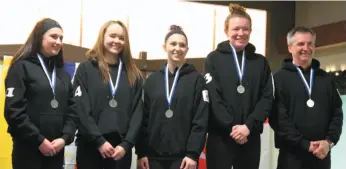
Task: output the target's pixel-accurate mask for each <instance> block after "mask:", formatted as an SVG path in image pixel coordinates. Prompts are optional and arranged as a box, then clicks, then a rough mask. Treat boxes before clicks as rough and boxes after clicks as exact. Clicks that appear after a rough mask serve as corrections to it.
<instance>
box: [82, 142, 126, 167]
mask: <svg viewBox="0 0 346 169" xmlns="http://www.w3.org/2000/svg"><path fill="white" fill-rule="evenodd" d="M76 160H77V168H78V169H130V168H131V161H132V151H130V152H126V154H125V156H124V157H123V158H122V159H120V160H113V159H111V158H106V159H104V158H103V157H102V156H101V154H100V152H99V151H98V149H97V148H95V145H91V144H88V143H80V144H78V146H77V157H76Z"/></svg>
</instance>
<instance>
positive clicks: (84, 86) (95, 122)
mask: <svg viewBox="0 0 346 169" xmlns="http://www.w3.org/2000/svg"><path fill="white" fill-rule="evenodd" d="M118 66H119V64H114V65H109V70H110V74H111V76H112V80H113V84H115V81H116V79H117V73H118ZM73 88H74V92H75V98H76V103H77V104H78V113H79V116H80V123H79V125H78V134H77V145H78V143H79V142H80V141H85V142H88V143H91V144H93V145H95V147H96V148H99V147H100V146H101V145H103V144H104V143H105V142H106V141H108V142H110V143H111V144H113V143H114V144H117V143H115V142H117V140H120V141H121V143H120V146H122V147H124V148H125V150H126V152H129V151H131V148H132V147H133V145H134V144H135V143H136V140H137V136H138V134H139V130H140V126H141V122H142V104H143V102H142V79H139V80H137V81H136V83H135V85H134V86H133V87H131V86H130V83H129V80H128V74H127V70H126V66H125V65H123V69H122V72H121V77H120V81H119V87H118V91H117V93H116V95H115V100H116V101H117V102H118V106H117V107H115V108H112V107H110V106H109V101H110V100H111V99H112V94H111V90H110V86H109V82H107V83H104V81H103V78H102V76H101V72H100V70H99V68H98V66H97V63H96V62H94V61H91V60H87V61H85V62H83V63H81V64H80V65H79V66H78V68H77V71H76V74H75V77H74V82H73ZM112 142H113V143H112Z"/></svg>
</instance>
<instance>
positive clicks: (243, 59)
mask: <svg viewBox="0 0 346 169" xmlns="http://www.w3.org/2000/svg"><path fill="white" fill-rule="evenodd" d="M230 45H231V44H230ZM231 48H232V53H233V59H234V62H235V66H236V67H237V73H238V77H239V81H240V82H242V80H243V77H244V72H245V50H243V56H242V62H241V69H240V65H239V62H238V56H237V52H236V51H235V49H234V47H233V46H232V45H231Z"/></svg>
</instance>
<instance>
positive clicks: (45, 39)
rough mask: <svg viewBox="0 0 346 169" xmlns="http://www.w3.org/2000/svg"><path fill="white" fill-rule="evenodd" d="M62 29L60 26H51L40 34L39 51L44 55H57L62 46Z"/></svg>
mask: <svg viewBox="0 0 346 169" xmlns="http://www.w3.org/2000/svg"><path fill="white" fill-rule="evenodd" d="M62 40H63V31H62V29H60V28H56V27H55V28H51V29H49V30H48V31H47V32H45V33H44V34H43V36H42V47H41V51H40V52H41V53H42V54H43V55H44V56H47V57H49V56H55V55H58V53H59V52H60V50H61V48H62V46H63V42H62Z"/></svg>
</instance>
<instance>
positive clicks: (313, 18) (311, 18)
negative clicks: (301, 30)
mask: <svg viewBox="0 0 346 169" xmlns="http://www.w3.org/2000/svg"><path fill="white" fill-rule="evenodd" d="M341 20H346V2H342V1H334V2H328V1H314V2H313V1H299V2H296V26H298V25H302V26H308V27H315V26H320V25H324V24H329V23H334V22H338V21H341Z"/></svg>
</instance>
